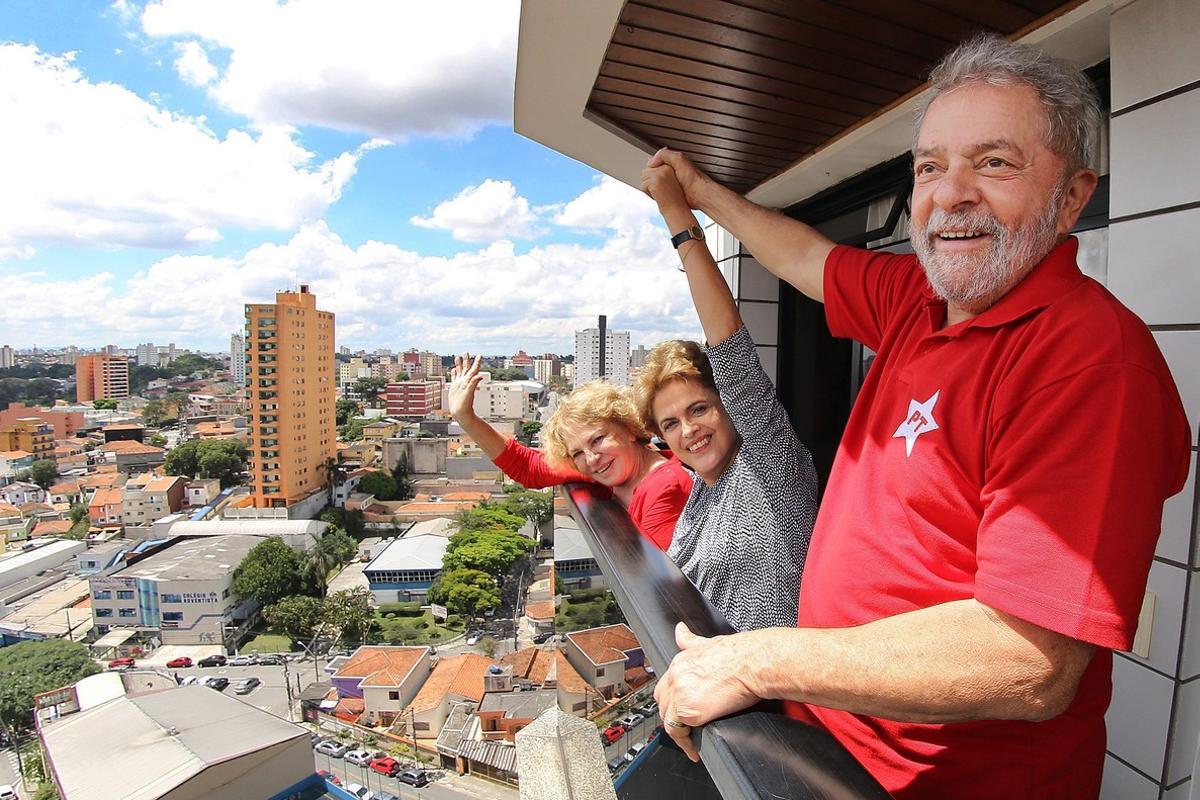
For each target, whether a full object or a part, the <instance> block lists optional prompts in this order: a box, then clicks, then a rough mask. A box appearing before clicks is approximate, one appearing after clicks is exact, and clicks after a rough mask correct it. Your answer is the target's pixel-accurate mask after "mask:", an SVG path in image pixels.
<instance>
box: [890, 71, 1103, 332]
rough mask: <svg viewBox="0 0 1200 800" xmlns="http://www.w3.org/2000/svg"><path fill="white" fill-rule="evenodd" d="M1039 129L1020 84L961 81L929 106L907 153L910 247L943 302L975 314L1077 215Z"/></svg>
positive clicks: (1035, 106)
mask: <svg viewBox="0 0 1200 800" xmlns="http://www.w3.org/2000/svg"><path fill="white" fill-rule="evenodd" d="M1046 124H1047V123H1046V116H1045V114H1044V113H1043V111H1042V107H1041V103H1040V102H1039V100H1038V96H1037V94H1036V93H1035V92H1034V91H1033V90H1032V89H1030V88H1029V87H1027V86H1023V85H1011V86H992V85H990V84H984V83H973V84H967V85H965V86H960V87H958V88H956V89H953V90H951V91H948V92H946V93H945V94H942V95H941V96H939V97H938V98H937V99H936V100H934V101H933V103H932V105H930V107H929V111H928V112H927V113H926V115H925V118H924V121H923V123H922V125H921V130H920V134H919V135H918V138H917V146H916V150H915V153H914V165H913V166H914V172H915V176H914V182H913V196H912V243H913V249H914V250H916V252H917V256H918V258H919V259H920V261H921V265H922V267H924V269H925V273H926V275H927V276H928V277H929V282H930V284H931V285H932V286H933V288H934V291H935V292H937V294H938V295H939V296H940V297H942V299H944V300H946V302H947V303H948V304H950V305H951V306H955V307H957V308H959V309H962V310H964V311H966V312H969V313H970V314H978V313H980V312H981V311H983V310H984V309H986V308H987V307H988V306H990V305H992V304H993V303H995V302H996V300H998V299H999V298H1000V297H1002V296H1003V295H1004V294H1005V293H1006V292H1008V290H1009V289H1011V288H1012V287H1013V286H1015V285H1016V284H1017V283H1019V282H1020V280H1021V279H1022V278H1023V277H1025V274H1026V273H1027V272H1028V271H1029V270H1030V269H1032V268H1033V267H1034V266H1035V265H1036V264H1037V263H1038V262H1039V261H1041V259H1042V258H1044V257H1045V255H1046V254H1047V253H1048V252H1050V250H1051V249H1052V248H1053V247H1054V245H1055V243H1056V242H1057V241H1058V240H1059V238H1060V237H1061V236H1063V235H1065V234H1066V233H1067V231H1069V230H1070V228H1071V226H1072V225H1073V224H1074V222H1075V219H1076V218H1077V216H1078V213H1079V210H1081V209H1082V204H1078V203H1076V202H1075V200H1076V199H1077V198H1075V197H1073V192H1072V189H1073V184H1072V181H1071V180H1070V178H1071V176H1064V161H1063V159H1062V158H1061V157H1059V156H1058V155H1057V154H1055V153H1054V152H1053V151H1051V150H1050V148H1049V147H1047V146H1046V143H1045V139H1046V137H1045V132H1046ZM1087 194H1089V195H1090V190H1089V191H1088V192H1087ZM1083 199H1084V201H1085V202H1086V195H1085V196H1084V198H1083ZM1076 205H1078V208H1076V207H1075V206H1076Z"/></svg>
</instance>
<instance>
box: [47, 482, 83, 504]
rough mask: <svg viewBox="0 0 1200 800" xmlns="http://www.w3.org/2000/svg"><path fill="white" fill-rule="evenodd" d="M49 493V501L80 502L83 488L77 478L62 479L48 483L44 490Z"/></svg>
mask: <svg viewBox="0 0 1200 800" xmlns="http://www.w3.org/2000/svg"><path fill="white" fill-rule="evenodd" d="M46 491H47V492H48V493H49V494H50V502H51V503H81V502H83V490H82V489H81V488H80V486H79V481H77V480H62V481H57V482H55V483H52V484H50V488H49V489H47V490H46Z"/></svg>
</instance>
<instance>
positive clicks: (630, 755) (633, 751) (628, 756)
mask: <svg viewBox="0 0 1200 800" xmlns="http://www.w3.org/2000/svg"><path fill="white" fill-rule="evenodd" d="M645 747H646V743H645V742H638V743H637V744H635V745H634V746H633V747H631V748H629V749H628V750H626V751H625V760H626V761H628V762H629V763H631V764H632V763H633V760H634V759H635V758H637V757H638V753H640V752H642V750H643V749H644V748H645Z"/></svg>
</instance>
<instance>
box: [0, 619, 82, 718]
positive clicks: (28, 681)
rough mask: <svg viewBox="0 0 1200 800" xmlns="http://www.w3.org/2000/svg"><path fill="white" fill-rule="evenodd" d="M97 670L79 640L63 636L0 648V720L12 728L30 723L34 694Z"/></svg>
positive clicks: (69, 682) (66, 683)
mask: <svg viewBox="0 0 1200 800" xmlns="http://www.w3.org/2000/svg"><path fill="white" fill-rule="evenodd" d="M99 671H100V667H99V665H97V664H96V662H95V661H94V660H93V659H92V657H91V655H90V654H89V653H88V650H87V647H86V646H84V645H82V644H80V643H79V642H69V641H66V640H64V639H46V640H44V641H30V642H21V643H20V644H14V645H10V646H9V647H0V676H3V680H0V722H3V723H4V725H6V726H8V727H10V728H13V729H15V730H25V729H27V728H29V727H30V726H31V725H32V724H33V696H34V695H35V694H39V693H41V692H48V691H50V690H51V689H58V688H60V687H63V686H69V685H71V684H73V683H75V682H76V681H77V680H79V679H80V678H85V677H87V676H88V675H92V674H95V673H97V672H99Z"/></svg>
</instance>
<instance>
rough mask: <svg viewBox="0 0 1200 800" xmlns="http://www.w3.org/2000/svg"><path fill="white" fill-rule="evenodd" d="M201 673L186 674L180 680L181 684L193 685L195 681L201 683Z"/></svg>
mask: <svg viewBox="0 0 1200 800" xmlns="http://www.w3.org/2000/svg"><path fill="white" fill-rule="evenodd" d="M199 682H200V676H199V675H184V676H183V680H181V681H180V682H179V685H180V686H191V685H192V684H193V683H199Z"/></svg>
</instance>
